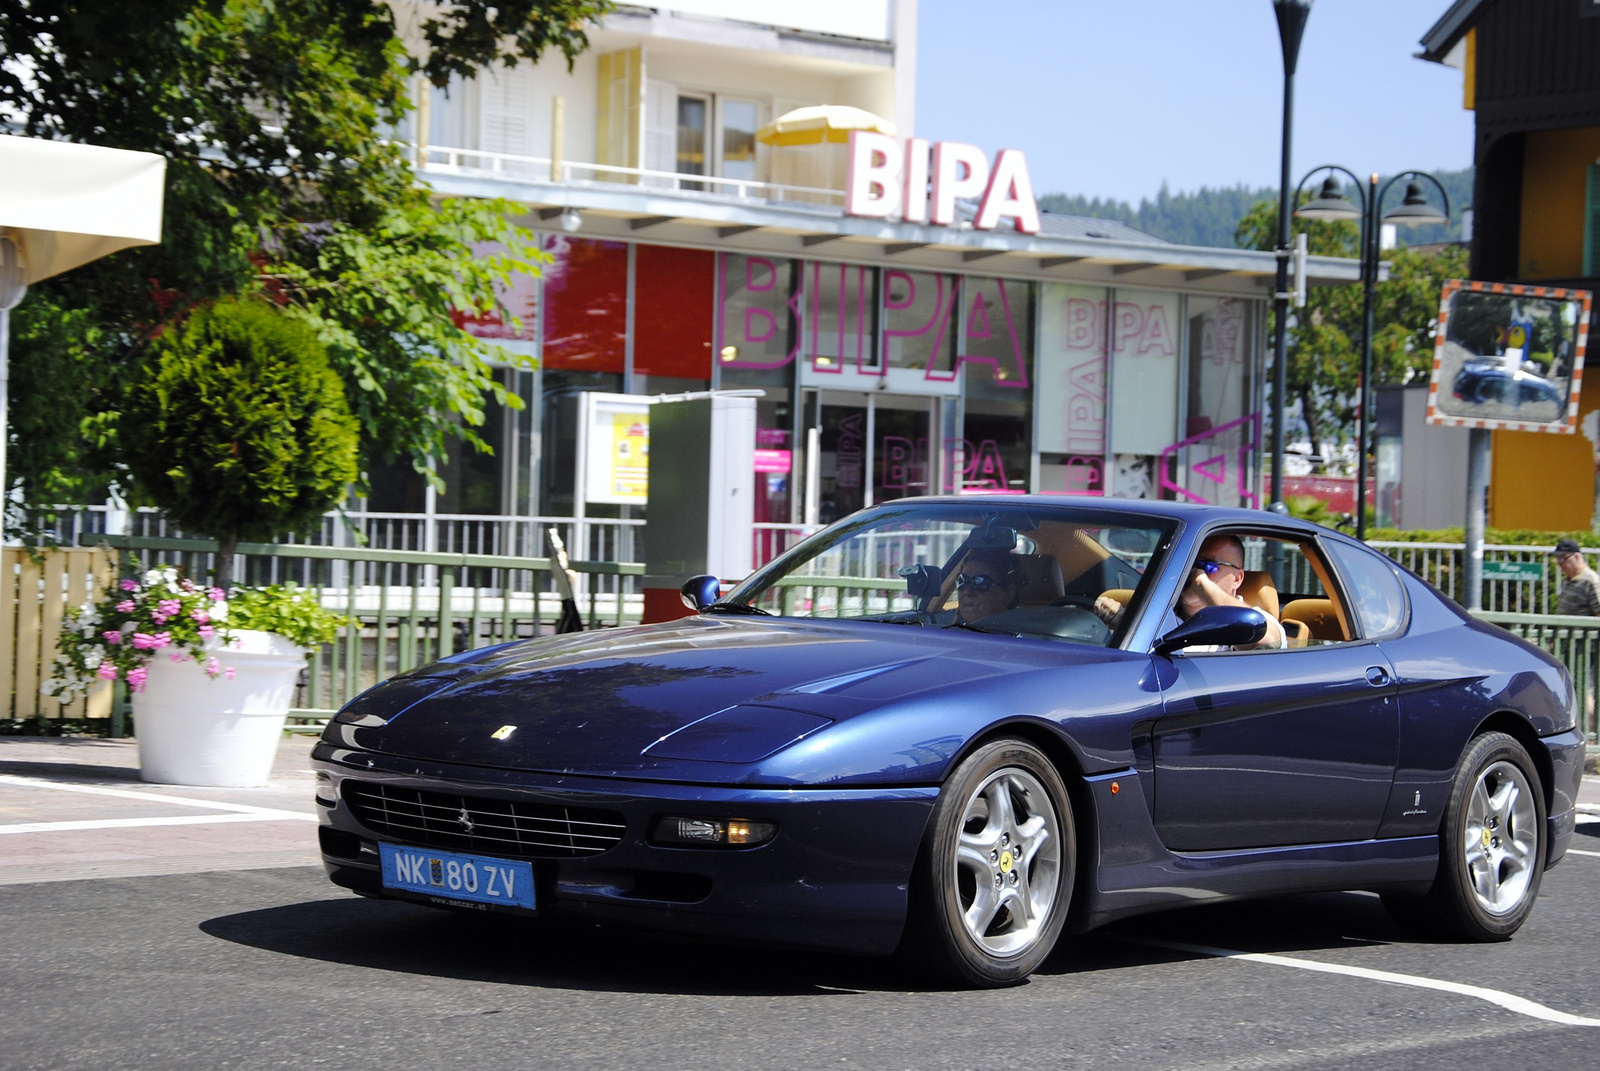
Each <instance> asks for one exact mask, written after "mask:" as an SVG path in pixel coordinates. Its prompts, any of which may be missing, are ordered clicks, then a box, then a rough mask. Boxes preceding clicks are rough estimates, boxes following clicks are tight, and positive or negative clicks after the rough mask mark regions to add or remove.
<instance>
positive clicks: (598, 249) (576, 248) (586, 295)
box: [541, 234, 628, 375]
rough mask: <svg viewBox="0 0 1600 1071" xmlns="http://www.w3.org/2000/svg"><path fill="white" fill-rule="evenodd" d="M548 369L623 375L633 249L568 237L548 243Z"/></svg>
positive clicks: (544, 364) (553, 237) (545, 361)
mask: <svg viewBox="0 0 1600 1071" xmlns="http://www.w3.org/2000/svg"><path fill="white" fill-rule="evenodd" d="M545 251H546V252H548V253H550V254H551V256H552V257H554V261H553V262H552V263H550V264H548V265H546V266H545V270H544V280H545V281H544V294H545V325H544V348H543V355H542V360H541V365H542V367H543V368H545V369H546V370H547V371H548V370H563V371H572V372H605V373H615V374H617V375H621V374H622V370H623V364H624V361H625V353H626V345H627V327H628V247H627V246H626V245H625V244H623V243H622V242H597V241H593V240H591V239H588V238H573V237H570V236H568V235H565V234H556V235H551V236H549V237H548V238H547V239H546V240H545Z"/></svg>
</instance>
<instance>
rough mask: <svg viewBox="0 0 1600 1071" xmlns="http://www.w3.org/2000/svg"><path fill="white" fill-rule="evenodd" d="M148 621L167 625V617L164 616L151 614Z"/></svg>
mask: <svg viewBox="0 0 1600 1071" xmlns="http://www.w3.org/2000/svg"><path fill="white" fill-rule="evenodd" d="M150 619H151V620H152V621H154V622H155V623H156V624H158V625H165V624H166V623H167V621H168V615H166V614H151V615H150Z"/></svg>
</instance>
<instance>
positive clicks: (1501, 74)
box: [1421, 0, 1600, 530]
mask: <svg viewBox="0 0 1600 1071" xmlns="http://www.w3.org/2000/svg"><path fill="white" fill-rule="evenodd" d="M1421 56H1422V58H1423V59H1425V60H1430V61H1433V62H1436V63H1443V64H1447V65H1449V66H1453V67H1457V68H1459V69H1460V70H1461V72H1462V103H1463V106H1464V107H1466V108H1468V109H1470V110H1472V111H1473V113H1474V120H1475V127H1476V132H1475V142H1474V147H1473V164H1474V167H1475V168H1476V171H1475V175H1474V189H1473V205H1472V207H1473V231H1472V254H1471V256H1472V259H1471V274H1472V278H1474V279H1478V280H1482V281H1485V282H1515V283H1530V284H1535V285H1542V286H1554V287H1563V288H1572V289H1578V290H1589V291H1593V290H1596V289H1597V288H1600V2H1597V0H1457V2H1456V3H1454V4H1452V5H1451V6H1450V8H1449V9H1448V10H1447V11H1446V12H1445V13H1444V15H1443V16H1441V17H1440V19H1439V21H1438V22H1437V23H1436V24H1435V25H1434V26H1433V27H1432V28H1431V29H1430V30H1429V31H1428V33H1427V34H1426V35H1425V36H1424V37H1423V39H1422V53H1421ZM1590 337H1591V338H1592V337H1593V325H1592V324H1591V328H1590ZM1597 412H1600V379H1597V378H1596V377H1594V376H1589V377H1587V378H1586V379H1585V381H1584V384H1583V393H1582V398H1581V401H1580V404H1579V423H1580V428H1581V429H1582V431H1581V433H1580V434H1576V435H1542V434H1531V433H1528V432H1513V431H1496V432H1494V433H1493V436H1494V444H1493V451H1494V453H1493V458H1494V460H1493V465H1492V469H1491V473H1490V488H1489V523H1490V524H1491V525H1492V526H1495V527H1499V528H1535V529H1545V530H1552V529H1554V530H1573V529H1586V528H1590V527H1591V526H1592V525H1593V523H1594V520H1595V512H1596V501H1595V488H1596V461H1597V459H1600V416H1597ZM1440 430H1443V429H1433V428H1430V429H1429V432H1428V433H1429V434H1432V433H1434V432H1436V431H1440ZM1530 473H1534V474H1537V478H1536V479H1529V478H1528V474H1530Z"/></svg>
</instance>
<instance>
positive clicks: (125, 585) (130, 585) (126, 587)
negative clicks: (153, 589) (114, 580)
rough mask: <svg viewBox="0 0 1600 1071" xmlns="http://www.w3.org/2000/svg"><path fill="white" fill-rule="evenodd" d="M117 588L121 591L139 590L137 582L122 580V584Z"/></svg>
mask: <svg viewBox="0 0 1600 1071" xmlns="http://www.w3.org/2000/svg"><path fill="white" fill-rule="evenodd" d="M117 586H118V587H120V588H121V589H122V590H123V591H138V590H139V582H138V581H137V580H124V581H123V582H122V583H120V584H118V585H117Z"/></svg>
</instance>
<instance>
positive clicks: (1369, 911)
mask: <svg viewBox="0 0 1600 1071" xmlns="http://www.w3.org/2000/svg"><path fill="white" fill-rule="evenodd" d="M1425 940H1426V938H1419V937H1416V936H1414V935H1412V934H1410V933H1408V932H1407V931H1405V930H1403V929H1401V928H1400V926H1399V925H1398V924H1396V923H1395V922H1394V920H1393V919H1391V918H1390V917H1389V914H1388V912H1386V911H1385V910H1384V909H1383V904H1382V902H1381V901H1380V900H1379V899H1378V898H1377V897H1376V896H1374V895H1372V894H1371V893H1352V892H1339V893H1305V894H1302V895H1297V896H1282V897H1275V898H1271V899H1263V900H1245V901H1236V902H1230V903H1224V904H1209V905H1205V906H1201V907H1189V908H1181V909H1178V910H1173V911H1163V912H1160V913H1157V914H1151V915H1141V916H1138V917H1135V918H1131V919H1123V920H1121V921H1120V922H1115V923H1112V924H1111V925H1110V926H1107V927H1105V928H1104V929H1100V930H1095V931H1092V932H1090V933H1087V934H1082V935H1079V936H1077V937H1069V938H1067V939H1065V940H1063V942H1062V943H1061V944H1059V945H1057V947H1056V950H1055V952H1054V953H1052V954H1051V956H1050V958H1049V959H1047V960H1046V961H1045V962H1044V964H1043V965H1042V966H1041V968H1040V973H1042V974H1076V973H1081V972H1085V971H1098V970H1107V969H1114V968H1118V967H1127V966H1137V965H1144V964H1155V963H1173V962H1178V961H1182V960H1188V959H1195V958H1203V957H1205V956H1206V955H1207V954H1206V953H1203V952H1192V951H1187V950H1184V949H1179V948H1165V947H1161V946H1160V944H1159V942H1171V943H1173V944H1181V945H1190V946H1197V947H1203V948H1209V949H1218V950H1220V949H1226V950H1229V951H1233V952H1270V953H1278V954H1293V953H1295V952H1310V951H1317V950H1323V951H1326V950H1331V949H1340V948H1362V947H1371V946H1374V945H1387V944H1394V943H1396V942H1419V941H1425ZM1147 942H1156V943H1147Z"/></svg>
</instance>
